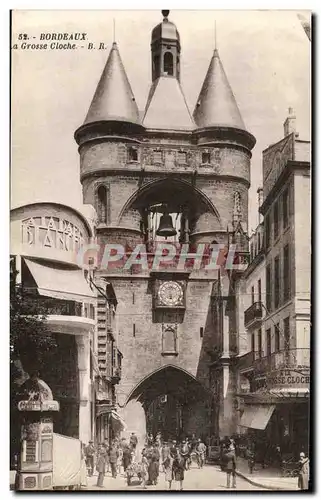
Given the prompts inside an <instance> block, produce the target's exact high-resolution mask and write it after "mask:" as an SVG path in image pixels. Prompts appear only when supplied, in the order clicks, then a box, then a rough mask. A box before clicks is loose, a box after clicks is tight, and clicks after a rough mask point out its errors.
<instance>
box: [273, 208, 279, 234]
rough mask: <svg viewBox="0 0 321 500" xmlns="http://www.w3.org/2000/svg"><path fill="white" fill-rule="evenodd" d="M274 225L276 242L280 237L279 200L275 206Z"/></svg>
mask: <svg viewBox="0 0 321 500" xmlns="http://www.w3.org/2000/svg"><path fill="white" fill-rule="evenodd" d="M273 225H274V239H275V240H276V239H277V238H278V236H279V203H278V200H277V201H276V202H275V204H274V208H273Z"/></svg>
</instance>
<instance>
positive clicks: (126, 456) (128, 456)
mask: <svg viewBox="0 0 321 500" xmlns="http://www.w3.org/2000/svg"><path fill="white" fill-rule="evenodd" d="M131 460H132V452H131V449H130V448H129V446H128V445H127V444H126V446H124V448H123V468H124V472H126V470H127V468H128V467H129V465H130V463H131Z"/></svg>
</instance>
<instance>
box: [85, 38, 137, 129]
mask: <svg viewBox="0 0 321 500" xmlns="http://www.w3.org/2000/svg"><path fill="white" fill-rule="evenodd" d="M114 120H115V121H123V122H131V123H139V112H138V107H137V104H136V101H135V97H134V94H133V91H132V89H131V86H130V83H129V80H128V78H127V75H126V71H125V68H124V65H123V63H122V60H121V57H120V54H119V50H118V47H117V44H116V43H115V42H114V43H113V45H112V48H111V51H110V53H109V56H108V60H107V63H106V66H105V68H104V71H103V73H102V75H101V77H100V80H99V83H98V86H97V89H96V92H95V95H94V97H93V100H92V102H91V105H90V108H89V111H88V113H87V116H86V119H85V122H84V125H87V124H89V123H93V122H98V121H114Z"/></svg>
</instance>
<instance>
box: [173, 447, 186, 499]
mask: <svg viewBox="0 0 321 500" xmlns="http://www.w3.org/2000/svg"><path fill="white" fill-rule="evenodd" d="M172 467H173V479H175V481H179V483H180V490H181V491H182V490H183V481H184V471H185V460H184V459H183V457H182V456H181V455H180V453H179V451H178V450H177V453H176V457H175V458H173V465H172Z"/></svg>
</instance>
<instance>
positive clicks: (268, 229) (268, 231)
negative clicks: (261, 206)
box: [264, 213, 271, 249]
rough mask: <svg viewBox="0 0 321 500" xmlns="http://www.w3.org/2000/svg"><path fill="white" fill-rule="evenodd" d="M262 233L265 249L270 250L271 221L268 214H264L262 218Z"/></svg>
mask: <svg viewBox="0 0 321 500" xmlns="http://www.w3.org/2000/svg"><path fill="white" fill-rule="evenodd" d="M264 233H265V248H266V249H268V248H270V244H271V220H270V214H269V213H268V214H266V216H265V218H264Z"/></svg>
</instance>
